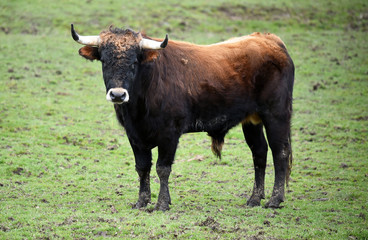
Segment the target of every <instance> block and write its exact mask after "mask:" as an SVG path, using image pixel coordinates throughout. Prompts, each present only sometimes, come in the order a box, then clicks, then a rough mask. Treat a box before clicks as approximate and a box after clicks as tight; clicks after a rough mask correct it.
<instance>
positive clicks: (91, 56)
mask: <svg viewBox="0 0 368 240" xmlns="http://www.w3.org/2000/svg"><path fill="white" fill-rule="evenodd" d="M79 55H81V56H82V57H84V58H86V59H88V60H91V61H93V60H100V58H101V57H100V53H99V52H98V48H97V47H91V46H84V47H82V48H81V49H79Z"/></svg>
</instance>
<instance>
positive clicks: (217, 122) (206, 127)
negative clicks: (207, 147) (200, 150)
mask: <svg viewBox="0 0 368 240" xmlns="http://www.w3.org/2000/svg"><path fill="white" fill-rule="evenodd" d="M261 122H262V120H261V118H260V117H259V115H258V114H257V113H253V114H248V115H246V116H245V117H244V116H242V117H237V118H230V117H229V116H227V115H220V116H217V117H214V118H211V119H209V120H208V119H207V120H206V119H201V118H197V119H195V120H194V121H192V122H191V123H190V124H189V125H188V127H187V128H186V129H185V131H184V133H190V132H219V131H220V132H227V131H228V130H229V129H231V128H233V127H234V126H236V125H238V124H239V123H242V124H246V123H251V124H253V125H258V124H260V123H261Z"/></svg>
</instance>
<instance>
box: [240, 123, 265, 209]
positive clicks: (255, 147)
mask: <svg viewBox="0 0 368 240" xmlns="http://www.w3.org/2000/svg"><path fill="white" fill-rule="evenodd" d="M243 133H244V137H245V140H246V142H247V144H248V146H249V148H250V150H251V151H252V155H253V164H254V170H255V180H254V186H253V193H252V196H251V197H250V198H249V199H248V201H247V205H248V206H251V207H254V206H260V204H261V199H264V198H265V194H264V178H265V170H266V162H267V149H268V147H267V142H266V139H265V137H264V134H263V124H261V123H259V124H258V125H253V124H252V123H245V124H243Z"/></svg>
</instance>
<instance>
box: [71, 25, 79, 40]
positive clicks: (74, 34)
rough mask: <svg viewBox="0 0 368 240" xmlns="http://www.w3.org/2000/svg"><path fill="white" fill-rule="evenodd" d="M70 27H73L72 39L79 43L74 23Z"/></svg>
mask: <svg viewBox="0 0 368 240" xmlns="http://www.w3.org/2000/svg"><path fill="white" fill-rule="evenodd" d="M70 26H71V33H72V37H73V39H74V41H78V40H79V36H78V34H77V33H76V32H75V30H74V25H73V23H72V24H71V25H70Z"/></svg>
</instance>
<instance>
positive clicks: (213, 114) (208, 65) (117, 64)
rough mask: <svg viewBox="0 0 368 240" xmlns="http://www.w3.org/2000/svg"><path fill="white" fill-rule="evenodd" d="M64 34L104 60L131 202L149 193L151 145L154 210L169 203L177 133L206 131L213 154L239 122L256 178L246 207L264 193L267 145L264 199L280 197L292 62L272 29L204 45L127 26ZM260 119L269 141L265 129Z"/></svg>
mask: <svg viewBox="0 0 368 240" xmlns="http://www.w3.org/2000/svg"><path fill="white" fill-rule="evenodd" d="M72 36H73V38H74V40H76V41H77V42H79V43H81V44H84V45H86V46H84V47H82V48H81V49H80V50H79V54H80V55H81V56H83V57H85V58H86V59H89V60H99V61H101V63H102V71H103V78H104V81H105V85H106V92H107V95H106V99H107V100H109V101H111V102H112V103H114V108H115V112H116V115H117V118H118V120H119V122H120V123H121V124H122V126H123V127H124V128H125V130H126V133H127V136H128V138H129V141H130V144H131V147H132V149H133V152H134V156H135V163H136V165H135V167H136V171H137V172H138V175H139V178H140V190H139V198H138V201H137V203H136V204H135V208H141V207H145V206H147V204H148V203H150V201H151V190H150V170H151V166H152V155H151V149H152V148H154V147H158V160H157V163H156V171H157V174H158V176H159V178H160V193H159V196H158V201H157V204H156V207H155V209H157V210H168V209H169V204H171V199H170V194H169V187H168V183H169V176H170V173H171V166H172V164H173V162H174V156H175V152H176V148H177V145H178V142H179V137H180V136H181V135H182V134H184V133H188V132H202V131H204V132H207V133H208V135H209V136H211V137H212V150H213V152H214V153H215V154H216V155H217V156H218V157H221V149H222V145H223V143H224V137H225V135H226V133H227V132H228V131H229V130H230V129H231V128H232V127H234V126H236V125H237V124H239V123H241V124H242V127H243V132H244V136H245V140H246V142H247V144H248V146H249V147H250V149H251V151H252V154H253V162H254V168H255V182H254V188H253V194H252V196H251V197H250V199H249V200H248V201H247V204H248V205H249V206H259V205H260V202H261V199H264V198H265V194H264V177H265V169H266V160H267V150H268V146H270V148H271V150H272V155H273V161H274V168H275V183H274V187H273V192H272V196H271V199H270V200H269V201H268V203H267V204H266V207H273V208H278V207H279V206H280V203H281V202H283V201H284V189H285V181H287V179H288V177H289V175H290V169H291V162H292V153H291V140H290V121H291V115H292V91H293V82H294V65H293V61H292V60H291V58H290V56H289V54H288V52H287V50H286V47H285V45H284V43H283V42H282V41H281V40H280V38H279V37H277V36H276V35H273V34H260V33H253V34H251V35H249V36H244V37H238V38H232V39H230V40H227V41H225V42H221V43H217V44H212V45H195V44H192V43H187V42H179V41H171V40H170V41H168V38H167V36H166V38H165V40H154V39H151V38H149V37H147V36H145V35H142V34H141V33H136V32H134V31H132V30H129V29H127V30H122V29H117V28H110V29H109V30H107V31H103V32H101V33H100V35H99V36H79V35H78V34H77V33H76V32H75V31H74V29H73V25H72ZM263 126H264V127H265V130H266V134H267V140H268V143H267V141H266V139H265V136H264V133H263Z"/></svg>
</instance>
